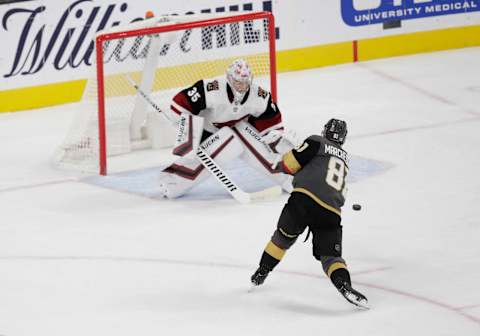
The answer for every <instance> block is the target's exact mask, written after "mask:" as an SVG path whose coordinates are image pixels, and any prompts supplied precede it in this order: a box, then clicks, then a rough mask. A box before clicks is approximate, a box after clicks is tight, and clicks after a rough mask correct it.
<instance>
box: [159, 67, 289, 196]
mask: <svg viewBox="0 0 480 336" xmlns="http://www.w3.org/2000/svg"><path fill="white" fill-rule="evenodd" d="M252 79H253V74H252V71H251V69H250V67H249V65H248V63H247V62H246V61H245V60H242V59H239V60H236V61H234V62H233V63H232V64H231V65H230V66H229V67H228V68H227V71H226V77H222V78H216V79H211V80H208V79H202V80H199V81H197V82H196V83H195V84H193V85H192V86H190V87H188V88H185V89H183V90H181V91H180V92H178V93H177V94H176V95H175V96H174V97H173V100H172V102H171V107H170V111H168V112H167V113H168V117H169V119H170V120H172V121H174V122H175V124H176V125H178V132H177V136H176V141H175V145H174V148H173V154H175V155H177V156H179V158H178V159H176V160H175V161H174V162H173V164H171V165H170V166H168V167H167V168H165V169H164V170H163V171H162V172H161V173H160V178H159V182H160V190H161V193H162V194H163V196H164V197H167V198H177V197H180V196H182V195H184V194H185V193H187V192H188V191H189V190H190V189H191V188H192V187H194V186H195V185H197V184H199V183H201V182H202V181H204V180H205V179H207V178H208V177H209V175H210V173H209V171H208V170H206V169H204V167H203V166H202V164H201V162H200V161H199V160H198V157H197V149H198V147H199V146H200V148H201V150H202V151H204V152H205V153H206V154H207V155H209V156H210V157H211V158H212V160H214V161H215V163H217V164H218V165H219V166H220V167H221V166H224V165H225V164H226V163H228V162H229V161H231V160H233V159H235V158H240V159H242V160H244V161H246V162H247V163H248V164H249V165H251V166H252V167H253V168H255V169H256V170H257V171H259V172H260V173H261V174H262V175H264V176H265V177H266V178H268V179H270V180H271V181H272V182H274V183H275V184H277V185H280V186H282V188H283V189H284V190H285V191H287V192H290V191H291V189H292V185H291V177H290V176H289V175H287V174H284V173H282V172H281V171H280V170H279V169H277V168H276V167H275V166H276V161H277V160H278V159H277V158H278V157H281V154H283V153H284V152H286V151H288V150H290V149H292V148H293V147H294V145H295V144H294V142H295V140H294V137H293V136H292V135H290V133H289V135H290V136H286V133H285V132H284V128H283V125H282V115H281V113H280V111H279V109H278V107H277V105H276V103H275V102H273V101H272V96H271V93H270V92H268V91H266V90H264V89H262V88H261V87H260V86H258V85H256V84H254V83H253V82H252Z"/></svg>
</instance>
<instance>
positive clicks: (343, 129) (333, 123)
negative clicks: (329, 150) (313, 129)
mask: <svg viewBox="0 0 480 336" xmlns="http://www.w3.org/2000/svg"><path fill="white" fill-rule="evenodd" d="M322 135H323V136H324V137H325V138H327V139H328V140H330V141H333V142H336V143H338V144H340V145H343V143H344V142H345V139H346V137H347V123H346V122H345V121H343V120H340V119H333V118H332V119H330V120H329V121H328V122H327V123H326V124H325V126H324V128H323V134H322Z"/></svg>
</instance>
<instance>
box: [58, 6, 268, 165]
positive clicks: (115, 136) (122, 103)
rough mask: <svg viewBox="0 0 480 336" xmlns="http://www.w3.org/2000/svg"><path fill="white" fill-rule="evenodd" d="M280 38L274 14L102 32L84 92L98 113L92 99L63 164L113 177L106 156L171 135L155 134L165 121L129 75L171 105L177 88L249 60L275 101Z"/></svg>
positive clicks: (208, 17) (181, 19) (160, 21)
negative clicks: (155, 116) (153, 114)
mask: <svg viewBox="0 0 480 336" xmlns="http://www.w3.org/2000/svg"><path fill="white" fill-rule="evenodd" d="M275 36H276V34H275V22H274V17H273V15H272V13H270V12H254V13H244V14H236V15H235V14H232V13H230V14H223V13H222V14H221V15H215V14H199V15H184V16H161V17H153V18H149V19H146V20H144V21H142V22H137V23H134V24H131V25H129V26H125V27H121V28H119V27H116V28H113V29H111V30H110V31H105V32H101V33H99V34H98V35H97V37H96V40H95V46H96V76H94V77H93V78H92V80H91V82H92V84H91V85H89V84H87V88H86V90H85V91H86V93H85V94H84V100H85V101H89V100H90V101H92V100H96V102H95V104H96V105H97V106H96V111H95V112H96V113H95V115H92V116H90V117H88V118H87V117H86V115H87V114H89V113H91V110H92V109H93V106H92V104H87V105H88V106H89V107H88V108H86V109H85V110H82V111H81V112H80V113H83V114H84V115H83V116H82V117H80V118H78V117H77V118H76V119H78V120H82V121H81V122H78V121H74V123H73V125H72V127H71V130H70V132H69V133H70V134H69V135H67V139H66V140H65V143H64V144H63V145H62V146H61V148H60V149H61V150H60V152H61V154H62V155H57V158H56V161H57V162H59V163H62V160H64V162H63V163H66V166H70V167H72V166H74V167H75V166H78V168H80V169H81V170H87V171H88V170H92V169H91V168H92V167H96V169H97V171H98V172H99V173H100V174H101V175H106V174H107V157H109V156H112V155H119V154H125V153H128V152H130V151H131V150H134V149H135V148H145V147H144V145H145V144H146V145H147V147H152V146H153V147H155V145H154V144H155V143H157V145H158V143H159V142H165V141H164V140H161V141H159V140H158V141H157V139H154V138H155V137H158V136H159V134H161V133H165V132H164V131H163V130H162V131H158V128H157V129H155V130H154V131H152V127H154V126H151V124H155V125H158V122H157V121H153V122H152V121H151V120H150V119H151V118H150V115H151V111H149V107H148V106H147V105H146V103H145V101H144V100H143V99H139V95H138V93H137V92H136V91H135V90H134V89H133V88H132V87H131V83H129V82H128V81H129V80H133V81H134V82H136V84H137V85H138V86H139V87H140V88H141V89H142V90H143V91H144V92H146V93H147V94H149V95H151V97H152V99H153V100H154V101H155V102H156V103H158V104H159V106H161V107H162V110H168V109H169V107H170V100H171V97H172V94H173V93H174V92H178V90H180V89H182V88H184V87H187V86H190V85H192V84H193V83H194V82H196V81H197V80H200V79H203V78H214V77H217V76H224V75H225V70H226V67H227V66H228V64H229V63H230V62H231V61H233V60H234V59H237V58H245V59H246V60H247V61H248V62H249V63H250V66H251V68H252V70H253V72H254V81H255V80H260V81H263V82H261V85H262V86H264V87H265V88H266V89H268V90H269V91H270V92H271V93H272V99H273V100H274V101H276V100H277V83H276V57H275ZM215 42H216V43H215ZM127 79H128V80H127ZM89 96H90V97H89ZM92 96H96V97H93V98H92ZM95 98H96V99H95ZM152 118H153V117H152ZM85 120H87V121H85ZM92 120H95V121H96V122H95V123H94V122H92ZM80 124H82V126H79V125H80ZM155 127H157V126H155ZM166 127H171V125H168V126H166ZM83 128H85V129H86V131H85V130H83ZM95 128H96V130H95ZM137 143H140V144H143V145H136V144H137ZM142 146H143V147H142ZM157 147H158V146H157ZM57 154H58V151H57ZM62 156H63V158H62ZM65 157H66V159H65ZM87 162H89V163H88V164H87ZM60 165H62V164H60Z"/></svg>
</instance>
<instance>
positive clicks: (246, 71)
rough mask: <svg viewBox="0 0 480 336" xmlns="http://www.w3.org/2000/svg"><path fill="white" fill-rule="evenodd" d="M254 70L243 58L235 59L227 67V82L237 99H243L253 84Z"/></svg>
mask: <svg viewBox="0 0 480 336" xmlns="http://www.w3.org/2000/svg"><path fill="white" fill-rule="evenodd" d="M252 79H253V75H252V71H251V70H250V67H249V66H248V63H247V62H245V61H244V60H243V59H238V60H236V61H234V62H233V63H232V64H230V66H229V67H228V69H227V82H228V85H230V88H231V89H232V92H233V95H234V97H235V100H236V101H241V100H242V99H243V97H244V96H245V93H247V91H248V90H249V89H250V85H251V84H252Z"/></svg>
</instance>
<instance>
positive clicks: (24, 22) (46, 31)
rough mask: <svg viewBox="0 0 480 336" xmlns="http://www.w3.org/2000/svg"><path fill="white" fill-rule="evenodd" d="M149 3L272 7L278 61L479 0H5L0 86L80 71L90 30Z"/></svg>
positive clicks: (87, 61)
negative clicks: (314, 48)
mask: <svg viewBox="0 0 480 336" xmlns="http://www.w3.org/2000/svg"><path fill="white" fill-rule="evenodd" d="M60 4H61V5H60ZM149 10H150V11H153V12H154V13H155V14H156V15H162V14H192V13H196V14H198V13H237V12H238V13H240V12H252V11H272V12H273V13H274V15H275V18H276V33H277V50H278V51H279V58H280V64H281V61H282V59H281V58H282V52H288V51H291V50H301V49H302V48H311V47H316V46H322V45H328V44H335V43H342V42H347V41H354V40H361V39H369V38H378V37H384V36H394V35H402V34H408V33H414V32H422V31H431V30H436V29H445V28H451V27H464V26H477V25H480V0H468V1H467V0H322V1H312V0H295V1H285V0H183V1H176V0H162V1H152V0H135V1H131V0H124V1H113V0H95V1H94V0H55V1H53V0H37V1H7V2H4V3H3V4H2V3H1V2H0V22H1V25H0V40H1V41H2V48H3V51H2V53H1V56H0V76H1V80H0V92H1V91H7V90H12V89H19V88H25V87H33V86H38V85H45V84H52V83H60V82H65V81H72V80H82V79H85V78H87V77H88V76H89V74H90V72H91V71H92V70H93V69H92V64H93V58H94V42H93V40H94V37H95V34H96V33H97V32H98V31H101V30H103V29H106V28H110V27H114V26H121V25H125V24H128V23H130V22H135V21H140V20H142V19H143V18H144V16H145V13H146V12H147V11H149ZM291 55H296V54H291ZM292 57H297V56H292ZM280 70H282V69H280ZM287 70H288V69H287ZM0 111H1V108H0Z"/></svg>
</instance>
